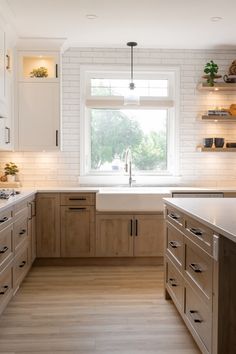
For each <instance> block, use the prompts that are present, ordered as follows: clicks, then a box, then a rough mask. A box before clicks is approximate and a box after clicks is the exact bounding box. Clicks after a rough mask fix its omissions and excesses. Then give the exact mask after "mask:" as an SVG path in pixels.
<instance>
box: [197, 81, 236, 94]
mask: <svg viewBox="0 0 236 354" xmlns="http://www.w3.org/2000/svg"><path fill="white" fill-rule="evenodd" d="M198 89H199V90H201V91H202V90H203V91H213V92H215V91H216V92H217V91H236V83H230V84H227V83H225V82H221V83H216V84H215V86H209V85H208V84H207V83H201V84H199V85H198Z"/></svg>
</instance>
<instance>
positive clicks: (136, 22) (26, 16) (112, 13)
mask: <svg viewBox="0 0 236 354" xmlns="http://www.w3.org/2000/svg"><path fill="white" fill-rule="evenodd" d="M0 2H4V3H5V5H6V6H4V7H2V9H4V11H6V9H7V10H8V11H7V12H8V18H9V16H10V18H11V22H12V23H13V24H14V26H15V29H16V30H17V33H18V35H19V36H20V37H66V38H68V40H69V44H70V45H71V46H85V47H126V43H127V42H128V41H137V42H138V46H139V47H141V48H142V47H146V48H147V47H149V48H186V49H188V48H207V49H212V48H231V49H234V48H236V35H235V34H236V21H235V13H236V0H0ZM0 11H1V10H0ZM87 14H96V15H97V19H95V20H88V19H87V17H86V15H87ZM212 16H220V17H223V19H222V20H221V21H219V22H212V21H211V19H210V18H211V17H212Z"/></svg>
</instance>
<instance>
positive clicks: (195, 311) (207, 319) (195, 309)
mask: <svg viewBox="0 0 236 354" xmlns="http://www.w3.org/2000/svg"><path fill="white" fill-rule="evenodd" d="M184 313H185V320H186V322H187V323H188V325H189V326H188V327H189V328H190V330H191V331H192V332H193V335H194V336H195V337H197V339H199V338H200V341H201V342H202V343H203V346H204V347H205V348H206V349H207V352H209V353H210V352H211V337H212V313H211V307H210V306H207V305H206V304H205V302H204V301H203V300H202V299H201V298H200V297H199V296H197V294H196V293H195V291H193V289H192V288H191V287H190V286H189V285H188V284H186V286H185V311H184Z"/></svg>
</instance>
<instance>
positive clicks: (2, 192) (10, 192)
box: [0, 189, 20, 199]
mask: <svg viewBox="0 0 236 354" xmlns="http://www.w3.org/2000/svg"><path fill="white" fill-rule="evenodd" d="M17 194H20V191H16V190H15V189H0V199H9V198H10V197H13V196H15V195H17Z"/></svg>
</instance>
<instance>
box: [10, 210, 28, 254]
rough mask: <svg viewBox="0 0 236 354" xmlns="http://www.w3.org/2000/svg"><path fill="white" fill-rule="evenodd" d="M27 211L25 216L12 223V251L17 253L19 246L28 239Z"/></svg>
mask: <svg viewBox="0 0 236 354" xmlns="http://www.w3.org/2000/svg"><path fill="white" fill-rule="evenodd" d="M27 213H28V210H26V214H25V215H23V216H22V217H21V218H20V219H18V220H17V221H15V222H14V227H13V234H14V250H15V252H18V249H19V248H20V246H21V244H22V243H23V242H24V241H25V240H26V239H27V237H28V217H27Z"/></svg>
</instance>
